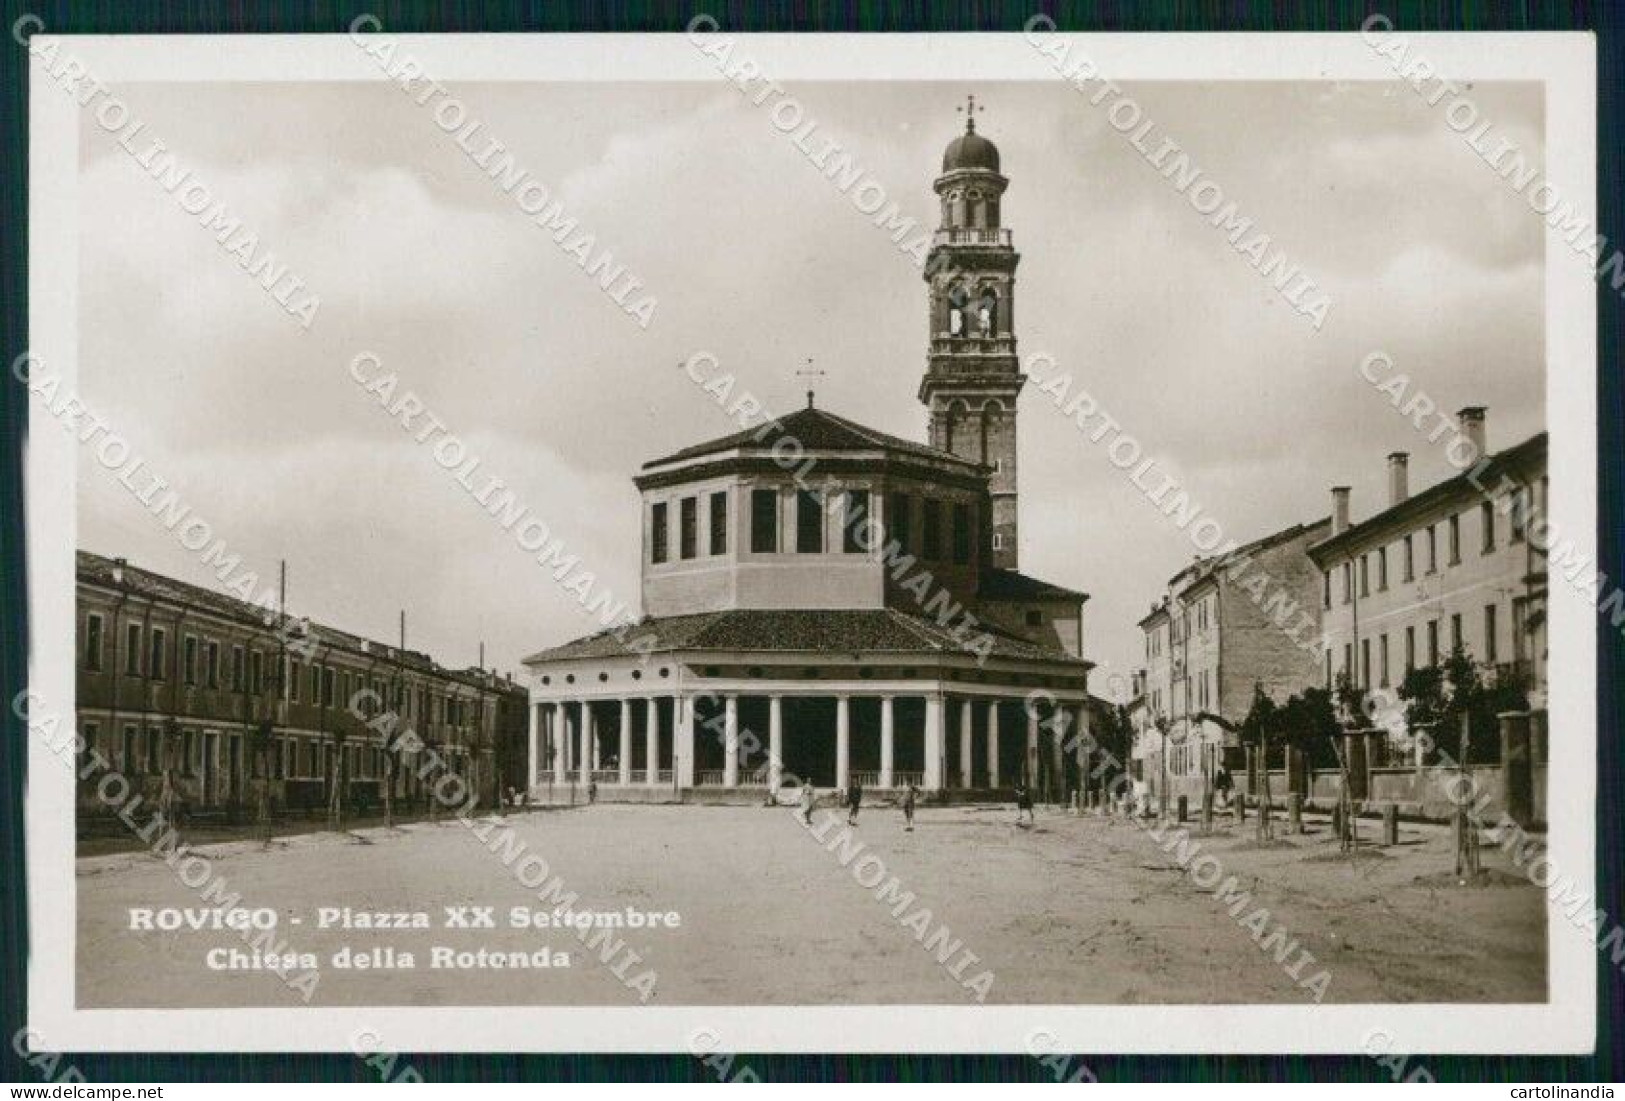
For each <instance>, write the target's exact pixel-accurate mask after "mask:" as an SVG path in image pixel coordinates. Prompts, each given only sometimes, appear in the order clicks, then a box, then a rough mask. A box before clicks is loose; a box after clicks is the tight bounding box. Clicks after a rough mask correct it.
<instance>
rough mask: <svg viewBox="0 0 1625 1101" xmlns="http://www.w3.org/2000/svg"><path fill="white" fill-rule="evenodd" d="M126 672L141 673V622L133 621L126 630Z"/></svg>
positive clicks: (129, 674)
mask: <svg viewBox="0 0 1625 1101" xmlns="http://www.w3.org/2000/svg"><path fill="white" fill-rule="evenodd" d="M124 674H125V675H126V676H130V677H139V676H140V675H141V624H139V623H132V624H130V625H129V626H128V627H126V628H125V630H124Z"/></svg>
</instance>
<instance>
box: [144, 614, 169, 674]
mask: <svg viewBox="0 0 1625 1101" xmlns="http://www.w3.org/2000/svg"><path fill="white" fill-rule="evenodd" d="M151 641H152V653H151V654H150V655H149V656H148V658H147V673H148V675H149V676H151V677H152V679H153V680H163V679H164V677H165V676H166V675H167V674H168V672H169V668H168V665H167V663H166V662H165V661H164V643H165V642H166V641H168V636H167V635H166V633H165V631H164V629H163V628H162V627H154V628H153V629H152V640H151Z"/></svg>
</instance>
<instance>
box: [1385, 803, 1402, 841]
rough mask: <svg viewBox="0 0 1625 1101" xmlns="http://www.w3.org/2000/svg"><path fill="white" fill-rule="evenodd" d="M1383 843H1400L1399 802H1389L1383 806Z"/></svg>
mask: <svg viewBox="0 0 1625 1101" xmlns="http://www.w3.org/2000/svg"><path fill="white" fill-rule="evenodd" d="M1382 843H1383V844H1384V845H1397V844H1399V804H1398V803H1389V804H1388V805H1387V806H1385V807H1383V808H1382Z"/></svg>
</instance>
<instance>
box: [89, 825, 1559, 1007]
mask: <svg viewBox="0 0 1625 1101" xmlns="http://www.w3.org/2000/svg"><path fill="white" fill-rule="evenodd" d="M835 814H836V812H834V811H824V810H821V811H819V812H817V813H816V815H815V821H817V820H818V819H819V818H821V817H822V816H824V815H835ZM843 817H844V816H843ZM1014 818H1015V815H1014V811H1013V809H1012V808H1009V807H999V808H991V807H949V808H930V809H925V810H922V811H921V813H920V816H919V822H918V827H917V828H916V829H915V830H914V831H913V832H904V830H903V828H902V819H901V815H900V814H899V812H897V811H896V810H893V809H891V808H880V807H877V808H871V809H868V810H865V811H864V814H863V818H862V823H861V825H860V826H859V828H858V830H857V836H858V837H859V838H860V839H861V840H862V841H863V843H864V846H865V848H864V849H863V850H862V854H861V855H859V856H858V857H856V858H854V859H852V860H851V861H850V862H849V863H848V864H846V865H843V864H842V862H841V860H840V859H839V858H838V857H839V856H840V855H841V854H840V852H839V851H830V846H831V845H832V844H834V842H835V841H836V838H837V836H838V834H839V833H840V832H841V831H840V830H839V829H834V830H831V831H829V832H827V833H826V834H825V835H824V841H823V842H820V841H819V840H818V839H817V838H816V837H815V836H813V835H812V834H811V833H809V832H808V831H807V830H806V829H805V828H804V827H802V826H801V825H800V824H799V823H798V822H797V821H796V819H795V817H794V815H793V812H792V811H790V810H788V809H764V808H754V807H703V806H682V807H678V806H615V805H598V806H594V807H587V808H579V809H573V810H560V811H551V812H532V813H528V814H522V815H515V816H512V817H510V818H508V819H506V821H505V823H504V825H505V826H508V827H512V828H513V829H514V831H515V834H516V837H517V838H518V839H520V840H522V841H523V842H524V844H525V845H526V847H527V851H528V852H531V853H534V854H537V855H539V856H541V857H542V858H543V859H545V860H546V861H547V862H548V864H549V866H550V867H551V870H552V872H553V873H554V874H556V875H557V876H559V877H560V878H561V879H562V881H563V883H564V885H565V887H566V888H568V889H569V890H573V891H577V892H579V893H580V896H581V899H580V901H579V902H578V903H576V905H575V909H577V910H600V911H608V910H622V911H624V910H625V908H627V907H632V908H634V909H637V910H642V911H661V912H671V911H675V912H676V913H678V914H680V915H681V925H680V927H678V928H662V929H657V930H649V929H644V930H637V931H631V932H627V933H625V934H624V936H625V942H626V945H627V947H628V950H630V951H635V952H636V953H637V954H638V955H639V956H640V957H641V959H640V960H638V961H636V962H634V963H632V964H630V965H627V964H626V961H625V957H624V956H623V955H617V956H615V957H614V958H612V959H611V961H610V963H609V965H606V964H604V963H601V962H599V960H598V958H597V954H596V953H591V954H590V953H589V952H588V951H587V949H586V948H585V947H584V946H583V945H582V943H581V942H580V941H579V940H578V939H577V938H576V937H575V935H573V934H572V933H569V932H566V931H562V930H557V929H548V930H538V929H512V928H508V927H506V926H507V922H508V912H509V908H510V907H514V906H524V905H525V904H526V903H530V904H531V908H533V909H546V908H549V907H544V906H543V905H542V904H541V903H538V902H537V901H536V896H535V892H534V891H531V890H527V889H526V888H525V887H524V886H523V885H522V884H521V883H520V882H519V880H518V878H517V877H516V876H515V874H514V871H513V870H512V869H511V868H509V867H506V866H504V864H503V863H502V862H501V860H499V858H498V857H497V856H496V855H494V854H493V853H492V852H491V851H489V850H488V849H487V848H486V847H484V846H483V845H482V844H481V842H480V840H479V839H478V838H476V837H475V836H474V834H473V833H471V832H470V831H469V829H468V828H466V827H465V826H462V825H459V824H456V823H454V822H442V823H439V824H435V825H429V824H427V823H417V824H412V825H408V826H405V827H403V828H397V829H393V830H384V829H369V830H363V831H358V832H355V833H351V834H312V835H307V836H302V837H290V838H283V839H280V840H278V841H276V842H274V843H273V847H272V848H271V849H269V850H262V849H261V848H260V847H259V846H258V845H257V844H255V843H246V842H245V843H234V844H227V845H220V846H210V847H208V848H206V849H204V850H200V851H202V852H204V853H205V854H206V855H207V856H208V857H209V859H210V862H211V864H212V866H213V869H214V874H215V875H216V876H218V877H220V878H222V879H223V880H224V881H225V884H226V887H227V889H228V890H229V891H231V892H239V893H241V895H242V905H244V906H249V907H270V908H273V909H274V910H276V911H277V913H278V914H279V920H280V923H279V927H278V929H277V939H278V941H279V942H284V943H286V945H287V947H288V948H289V949H291V950H294V951H297V952H302V953H306V952H308V953H313V954H314V955H315V956H316V957H317V964H318V967H319V976H320V977H319V980H318V982H317V985H316V989H315V991H314V994H313V996H312V997H311V999H310V1004H316V1005H497V1004H599V1005H636V1004H638V997H637V995H636V994H635V993H634V992H633V991H632V990H630V989H628V987H627V986H626V983H625V979H626V978H627V977H635V976H638V975H641V974H644V973H645V972H653V973H654V976H655V979H654V983H653V986H654V992H653V996H652V997H651V998H650V1000H649V1004H654V1005H659V1004H665V1005H685V1004H718V1003H725V1004H737V1003H744V1004H875V1003H937V1004H972V1003H973V1001H974V999H973V997H972V991H971V990H970V989H968V988H967V986H966V985H965V984H966V982H967V981H968V980H970V979H971V978H972V977H973V976H975V975H978V974H980V973H982V972H984V971H985V972H988V973H990V974H991V976H992V981H991V984H990V985H989V986H987V988H986V1000H987V1002H989V1003H1035V1004H1057V1003H1059V1004H1067V1003H1070V1004H1129V1003H1175V1004H1177V1003H1243V1002H1276V1003H1302V1002H1308V1001H1310V1000H1311V998H1312V996H1311V993H1310V992H1309V990H1308V989H1307V988H1306V987H1305V986H1303V985H1300V984H1301V983H1302V981H1303V980H1305V979H1307V978H1309V977H1310V976H1311V975H1313V974H1314V973H1316V972H1319V971H1321V970H1324V971H1326V972H1327V974H1328V975H1329V977H1330V981H1329V983H1328V985H1327V986H1326V988H1325V1000H1326V1001H1328V1002H1388V1001H1394V1002H1519V1001H1541V1000H1544V999H1545V996H1546V978H1545V973H1546V964H1545V960H1546V947H1545V946H1546V935H1545V914H1544V909H1543V905H1542V895H1541V893H1540V892H1539V891H1538V890H1537V889H1536V888H1534V887H1533V886H1531V885H1529V884H1528V883H1527V882H1523V881H1521V880H1519V879H1518V878H1517V877H1515V876H1511V875H1504V874H1496V873H1491V874H1490V875H1487V876H1486V877H1484V881H1483V882H1481V883H1478V884H1471V885H1462V884H1460V883H1458V882H1457V880H1456V879H1455V878H1454V877H1453V876H1451V875H1449V874H1448V873H1449V871H1450V867H1451V855H1450V840H1449V836H1448V833H1447V832H1446V831H1445V830H1443V829H1440V828H1436V827H1430V826H1411V825H1407V826H1405V827H1404V828H1403V830H1402V834H1401V838H1400V844H1399V845H1397V846H1395V847H1392V848H1388V849H1373V850H1369V851H1363V852H1362V853H1361V854H1360V856H1359V857H1358V859H1357V861H1356V862H1354V863H1352V864H1351V863H1350V861H1349V860H1348V859H1347V858H1346V857H1342V856H1340V855H1339V854H1338V853H1337V851H1336V843H1335V840H1334V839H1332V838H1331V836H1330V832H1329V830H1328V829H1327V827H1326V825H1325V824H1324V823H1323V822H1322V823H1311V826H1310V829H1311V832H1310V833H1309V834H1307V835H1304V836H1300V837H1293V838H1288V839H1283V840H1281V841H1279V842H1277V843H1276V844H1274V845H1268V846H1265V845H1260V844H1259V843H1258V842H1256V841H1255V840H1253V835H1252V828H1253V824H1252V823H1251V822H1249V823H1247V824H1246V825H1245V826H1244V827H1242V829H1241V832H1237V831H1235V830H1233V829H1230V828H1224V829H1219V830H1217V831H1215V833H1214V834H1213V835H1212V836H1211V837H1198V838H1196V843H1197V844H1199V845H1200V846H1201V850H1200V851H1202V852H1204V853H1207V854H1210V855H1211V857H1212V858H1213V859H1214V860H1215V861H1217V866H1219V867H1222V870H1223V872H1224V873H1225V875H1226V876H1232V875H1233V876H1235V877H1236V879H1237V882H1238V884H1240V885H1241V886H1243V887H1244V888H1246V889H1247V890H1249V891H1250V893H1251V896H1252V902H1251V903H1250V904H1249V905H1248V906H1247V907H1246V908H1245V909H1243V911H1242V912H1241V913H1240V915H1239V917H1240V918H1243V919H1245V918H1248V917H1249V916H1252V917H1253V919H1254V921H1255V922H1256V923H1257V924H1255V925H1254V926H1253V927H1244V926H1243V924H1242V923H1241V921H1239V920H1238V918H1237V917H1233V916H1232V915H1231V913H1230V907H1229V906H1228V905H1227V904H1225V903H1223V902H1221V901H1220V899H1219V898H1218V897H1216V896H1215V894H1214V892H1213V890H1212V889H1211V888H1209V889H1204V888H1203V887H1202V886H1201V885H1199V883H1198V882H1197V881H1196V880H1195V879H1193V876H1192V875H1191V874H1189V872H1188V871H1186V870H1184V869H1181V868H1179V867H1178V866H1177V865H1176V864H1175V862H1174V859H1173V857H1172V856H1171V855H1170V854H1168V853H1165V852H1164V851H1162V849H1161V848H1159V846H1158V844H1157V841H1156V839H1155V838H1154V837H1153V836H1151V835H1149V834H1148V833H1147V832H1146V831H1145V830H1143V829H1142V828H1140V827H1138V826H1136V825H1134V824H1131V823H1128V822H1125V821H1123V820H1117V819H1106V818H1100V817H1089V816H1085V817H1082V818H1076V817H1071V816H1069V815H1066V814H1063V813H1061V812H1059V811H1056V810H1051V811H1049V812H1048V813H1045V812H1044V811H1043V810H1041V811H1040V812H1039V817H1038V821H1037V825H1036V827H1032V828H1017V827H1016V826H1015V825H1014ZM500 828H502V827H499V829H500ZM1192 828H1193V829H1194V827H1192ZM1362 828H1363V830H1364V831H1365V833H1366V835H1367V836H1368V837H1371V836H1374V835H1375V834H1376V833H1377V827H1376V826H1375V825H1374V824H1372V823H1369V822H1367V823H1362ZM1282 832H1284V827H1283V828H1282ZM866 856H867V857H868V858H869V859H868V862H867V864H865V857H866ZM877 860H878V861H879V864H880V866H883V868H884V871H885V878H886V880H890V879H891V878H893V877H895V878H896V880H897V881H898V883H899V884H900V886H901V887H902V888H904V889H906V890H908V891H912V892H913V893H914V895H915V896H916V898H917V901H916V902H915V903H914V904H912V905H910V906H908V907H907V908H905V909H904V910H903V911H902V913H901V915H900V917H899V916H894V913H893V911H894V909H896V905H895V903H894V902H892V901H881V900H880V899H878V898H877V897H876V889H873V888H871V887H869V886H866V885H865V884H866V883H867V882H870V881H872V879H873V874H874V872H875V869H876V867H877V865H876V861H877ZM1488 863H1490V865H1491V866H1492V867H1494V866H1495V865H1496V864H1497V860H1496V859H1495V856H1494V854H1491V859H1490V860H1489V861H1488ZM1214 867H1215V864H1214V863H1212V862H1209V863H1207V864H1206V865H1205V866H1204V870H1205V871H1206V872H1211V870H1212V869H1213V868H1214ZM78 888H79V897H78V905H79V910H78V920H79V951H78V960H77V974H78V977H79V989H78V994H79V1004H80V1005H81V1006H82V1007H85V1008H95V1007H111V1006H135V1007H164V1006H198V1007H213V1006H250V1005H253V1006H283V1005H298V1004H301V998H300V996H299V995H298V994H296V993H295V992H294V991H292V990H290V989H288V988H287V987H286V986H285V985H284V983H283V982H282V980H280V979H279V978H277V977H276V976H275V975H274V974H272V973H270V972H268V971H255V970H238V971H228V970H210V969H209V968H208V967H207V966H206V965H205V955H206V953H207V952H208V951H209V950H210V949H212V948H217V947H225V948H237V949H242V950H245V951H246V948H245V945H244V943H243V941H242V939H240V937H239V936H238V935H237V934H235V933H233V932H231V931H227V930H206V931H194V930H190V929H187V930H183V931H169V932H163V931H150V932H149V931H135V930H132V929H130V928H129V925H130V914H129V908H130V907H192V908H201V907H205V906H206V905H207V904H206V903H204V902H201V901H199V898H198V895H197V892H196V891H194V890H192V889H191V888H189V887H187V886H185V885H184V884H183V883H181V882H180V880H179V879H178V878H177V875H176V872H175V870H172V869H171V868H170V867H168V866H166V865H165V864H164V863H163V862H162V861H161V860H159V859H157V858H155V857H153V856H151V855H148V854H145V853H141V854H121V855H109V856H97V857H87V858H84V859H81V860H80V861H79V876H78ZM464 905H469V906H491V907H494V908H495V917H496V919H497V923H498V927H497V928H496V929H487V930H478V929H454V928H446V927H444V924H443V919H444V912H443V907H444V906H464ZM345 906H348V907H351V908H352V909H353V910H368V911H390V912H393V911H423V912H425V913H427V914H428V920H429V921H430V922H431V923H432V925H433V926H434V927H433V928H431V929H428V930H350V931H343V930H340V929H334V928H329V929H318V928H317V924H318V915H317V909H318V907H345ZM1260 907H1262V908H1267V909H1268V911H1269V914H1268V917H1267V927H1268V929H1269V930H1273V929H1275V927H1277V926H1279V927H1281V928H1282V929H1283V930H1284V931H1285V933H1286V934H1287V936H1286V937H1283V938H1281V939H1279V940H1277V941H1276V942H1275V943H1276V945H1277V946H1280V945H1281V944H1283V943H1285V942H1286V941H1287V940H1288V939H1290V940H1292V941H1296V942H1297V944H1298V945H1299V950H1294V952H1293V953H1292V955H1291V956H1290V957H1289V958H1288V959H1287V962H1286V964H1285V965H1283V964H1282V963H1278V962H1277V959H1276V954H1275V953H1274V952H1273V951H1271V952H1266V951H1265V950H1261V948H1260V945H1259V943H1258V939H1257V935H1256V934H1258V933H1259V932H1260V931H1262V930H1263V929H1264V926H1265V919H1260V918H1258V917H1257V911H1258V909H1259V908H1260ZM922 909H928V910H929V911H930V913H929V915H928V916H927V917H926V918H923V919H922V918H921V917H920V916H919V915H920V911H921V910H922ZM900 918H901V919H910V918H912V919H914V924H911V925H905V924H903V921H902V920H900ZM296 922H297V924H295V923H296ZM941 927H946V928H947V929H948V930H949V931H950V938H948V939H950V940H952V941H962V948H961V949H959V950H956V952H955V953H954V954H953V955H951V956H950V958H949V964H948V965H944V964H943V963H940V962H939V961H938V953H937V952H936V951H928V950H927V948H926V947H925V946H924V945H922V944H921V939H922V937H925V936H927V935H929V934H931V933H935V932H937V931H938V930H939V929H940V928H941ZM939 943H941V942H939ZM346 946H348V947H349V948H350V949H351V950H352V951H353V952H365V951H367V950H370V949H373V948H394V949H395V950H396V952H397V958H399V953H401V952H411V953H413V955H414V958H415V961H416V962H417V964H418V966H417V967H416V968H415V969H412V970H400V969H394V970H358V969H353V968H352V969H341V968H337V967H334V966H332V962H331V957H332V956H333V954H334V953H335V952H337V951H339V950H340V949H341V948H344V947H346ZM433 946H442V947H450V948H452V949H455V950H459V951H463V950H467V951H474V950H478V949H481V948H485V949H490V950H492V951H501V952H513V951H520V950H524V951H526V952H533V951H534V950H536V949H540V948H544V947H547V948H552V949H555V950H557V951H559V952H565V953H568V955H569V960H570V964H569V966H567V967H566V966H554V967H551V968H546V969H528V970H491V969H462V968H442V969H437V968H432V967H430V966H429V962H430V949H431V947H433ZM1300 950H1301V951H1307V952H1309V953H1312V954H1313V956H1314V958H1315V962H1314V963H1311V964H1309V965H1307V966H1304V967H1302V968H1301V969H1300V971H1299V975H1298V979H1297V980H1295V979H1294V978H1293V977H1292V975H1290V974H1289V973H1288V971H1287V969H1286V968H1287V967H1290V966H1291V964H1292V962H1293V961H1294V960H1296V959H1297V958H1298V954H1299V951H1300ZM965 952H969V953H974V954H975V956H977V957H979V959H978V960H975V961H972V962H971V963H969V964H968V965H964V966H961V967H960V968H959V975H958V976H957V977H956V976H955V974H953V973H952V972H951V971H950V966H951V965H953V964H955V963H957V962H959V961H960V960H961V959H962V955H963V953H965ZM617 965H619V966H620V970H621V972H622V977H621V978H617V977H616V975H615V974H614V973H612V970H611V968H612V967H615V966H617Z"/></svg>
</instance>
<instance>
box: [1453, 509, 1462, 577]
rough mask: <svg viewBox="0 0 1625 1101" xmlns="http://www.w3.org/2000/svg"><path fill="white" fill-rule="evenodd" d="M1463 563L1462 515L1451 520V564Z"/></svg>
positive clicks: (1457, 514)
mask: <svg viewBox="0 0 1625 1101" xmlns="http://www.w3.org/2000/svg"><path fill="white" fill-rule="evenodd" d="M1460 562H1461V513H1459V512H1458V513H1456V515H1454V516H1452V517H1451V518H1450V564H1451V565H1452V566H1455V565H1459V564H1460Z"/></svg>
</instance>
